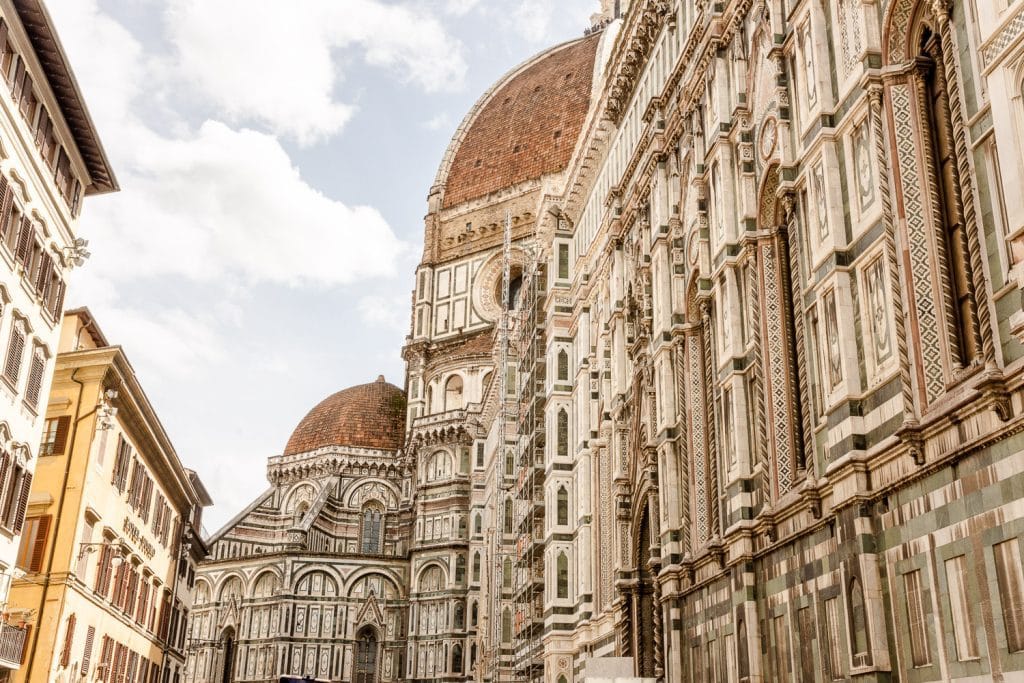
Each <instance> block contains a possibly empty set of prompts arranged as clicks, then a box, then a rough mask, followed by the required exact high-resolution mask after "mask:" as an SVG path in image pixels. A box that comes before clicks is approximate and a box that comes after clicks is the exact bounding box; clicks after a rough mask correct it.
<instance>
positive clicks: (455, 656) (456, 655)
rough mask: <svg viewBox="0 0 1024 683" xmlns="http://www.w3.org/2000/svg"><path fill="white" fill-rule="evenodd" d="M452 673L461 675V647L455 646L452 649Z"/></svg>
mask: <svg viewBox="0 0 1024 683" xmlns="http://www.w3.org/2000/svg"><path fill="white" fill-rule="evenodd" d="M452 671H453V672H455V673H457V674H460V673H462V646H461V645H455V646H454V647H452Z"/></svg>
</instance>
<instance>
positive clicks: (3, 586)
mask: <svg viewBox="0 0 1024 683" xmlns="http://www.w3.org/2000/svg"><path fill="white" fill-rule="evenodd" d="M116 190H117V181H116V180H115V179H114V175H113V172H112V171H111V169H110V165H109V164H108V162H107V159H106V156H105V155H104V152H103V148H102V145H101V144H100V141H99V138H98V136H97V134H96V130H95V129H94V128H93V125H92V122H91V121H90V119H89V113H88V111H87V110H86V107H85V103H84V100H83V99H82V95H81V93H80V92H79V90H78V86H77V84H76V83H75V78H74V74H73V73H72V72H71V67H70V65H69V64H68V61H67V57H66V56H65V54H64V51H63V49H62V48H61V45H60V40H59V38H58V37H57V35H56V33H55V31H54V27H53V23H52V21H51V20H50V18H49V16H48V15H47V13H46V9H45V7H44V6H43V5H42V3H41V2H39V1H37V0H18V1H12V0H2V1H0V512H2V513H3V514H2V519H0V605H3V604H5V603H6V602H7V594H8V590H9V587H10V581H11V577H12V575H13V574H14V573H15V569H14V564H15V556H16V553H17V551H18V545H19V542H20V536H21V531H22V522H23V514H24V509H25V502H26V500H27V497H28V490H29V486H30V484H31V481H32V473H33V471H34V470H35V467H36V463H37V461H38V456H39V451H38V444H39V441H40V437H41V436H42V434H43V430H44V428H45V422H46V397H47V395H48V392H49V385H50V377H51V375H52V373H53V367H54V362H55V359H56V356H57V346H58V339H59V329H60V320H61V313H62V309H63V305H64V296H65V291H66V287H67V280H68V277H69V274H70V271H71V270H72V269H73V268H74V266H75V265H76V264H77V263H79V261H80V258H81V257H82V256H83V255H84V250H83V248H82V245H81V244H80V243H78V242H76V240H77V239H78V233H77V224H78V218H79V214H80V212H81V209H82V202H83V200H84V198H85V197H86V196H88V195H94V194H99V193H103V192H112V191H116ZM22 640H23V638H22V635H21V632H20V631H15V630H14V624H13V622H5V623H4V624H2V625H0V669H12V668H17V666H18V657H19V655H20V651H21V641H22Z"/></svg>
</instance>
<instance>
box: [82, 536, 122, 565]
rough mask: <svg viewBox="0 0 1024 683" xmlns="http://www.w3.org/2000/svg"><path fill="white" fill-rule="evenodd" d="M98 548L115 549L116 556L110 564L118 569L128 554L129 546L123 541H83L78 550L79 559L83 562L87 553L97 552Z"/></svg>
mask: <svg viewBox="0 0 1024 683" xmlns="http://www.w3.org/2000/svg"><path fill="white" fill-rule="evenodd" d="M98 548H112V549H113V551H114V557H113V558H112V559H111V560H110V565H111V566H112V567H114V569H117V568H118V567H120V566H121V565H122V564H123V563H124V560H125V555H127V554H128V547H127V546H126V545H125V544H124V543H122V542H121V541H98V542H96V543H82V544H81V545H80V546H79V550H78V561H79V562H81V561H82V560H83V559H84V558H85V556H86V555H88V554H89V553H93V552H96V550H97V549H98Z"/></svg>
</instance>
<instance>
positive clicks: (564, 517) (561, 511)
mask: <svg viewBox="0 0 1024 683" xmlns="http://www.w3.org/2000/svg"><path fill="white" fill-rule="evenodd" d="M555 507H556V509H557V510H558V514H557V517H558V521H557V523H558V524H562V525H565V524H568V523H569V492H568V491H566V490H565V487H564V486H559V487H558V494H557V502H556V504H555Z"/></svg>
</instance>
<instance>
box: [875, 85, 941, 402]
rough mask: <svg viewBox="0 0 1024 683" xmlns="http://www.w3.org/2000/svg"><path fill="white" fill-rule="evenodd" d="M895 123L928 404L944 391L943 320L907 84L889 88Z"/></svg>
mask: <svg viewBox="0 0 1024 683" xmlns="http://www.w3.org/2000/svg"><path fill="white" fill-rule="evenodd" d="M889 92H890V96H891V97H892V110H893V119H894V122H895V138H896V154H897V157H898V158H899V169H900V179H901V183H900V187H899V188H898V190H899V191H900V192H902V194H903V211H904V218H905V220H906V226H907V246H908V251H909V252H910V270H911V276H912V278H913V290H914V310H915V313H916V314H917V326H918V335H919V337H920V340H921V343H920V344H919V345H918V349H919V351H918V352H919V353H920V355H921V366H922V372H923V373H924V390H925V396H926V398H927V400H928V402H929V403H931V402H932V401H934V400H935V399H936V398H938V397H939V396H940V395H941V394H942V392H943V391H944V390H945V377H944V373H943V362H942V348H943V344H942V340H941V335H940V333H939V331H940V329H941V327H940V326H941V324H942V323H941V320H940V315H939V311H938V304H937V303H936V301H937V297H936V292H935V288H934V286H933V278H932V276H931V271H932V263H931V255H930V253H929V245H930V244H931V239H930V238H929V235H928V222H927V220H926V219H925V215H926V208H925V203H924V199H923V197H922V190H921V173H920V170H919V169H918V164H917V141H916V140H917V137H916V135H915V134H914V122H913V120H912V119H913V112H912V110H911V107H910V87H909V86H908V85H905V84H899V85H894V86H892V88H890V91H889Z"/></svg>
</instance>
